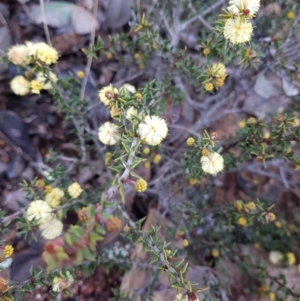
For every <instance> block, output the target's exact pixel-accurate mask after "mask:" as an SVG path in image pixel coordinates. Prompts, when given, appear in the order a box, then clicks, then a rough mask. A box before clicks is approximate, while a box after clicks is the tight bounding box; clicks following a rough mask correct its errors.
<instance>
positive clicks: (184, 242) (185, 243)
mask: <svg viewBox="0 0 300 301" xmlns="http://www.w3.org/2000/svg"><path fill="white" fill-rule="evenodd" d="M188 245H189V241H188V240H187V239H184V240H183V241H182V246H183V247H185V248H186V247H187V246H188Z"/></svg>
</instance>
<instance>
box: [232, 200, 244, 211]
mask: <svg viewBox="0 0 300 301" xmlns="http://www.w3.org/2000/svg"><path fill="white" fill-rule="evenodd" d="M243 208H244V203H243V201H241V200H237V201H235V202H234V209H235V210H236V211H237V212H241V211H242V210H243Z"/></svg>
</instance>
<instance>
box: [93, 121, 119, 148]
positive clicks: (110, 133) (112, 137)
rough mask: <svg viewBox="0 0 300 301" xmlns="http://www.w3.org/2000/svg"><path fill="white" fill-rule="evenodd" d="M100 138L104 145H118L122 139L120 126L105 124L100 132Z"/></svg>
mask: <svg viewBox="0 0 300 301" xmlns="http://www.w3.org/2000/svg"><path fill="white" fill-rule="evenodd" d="M98 138H99V140H100V141H101V142H102V143H103V144H107V145H114V144H116V143H117V142H118V141H119V140H120V139H121V135H120V132H119V129H118V126H117V125H115V124H114V123H111V122H108V121H107V122H105V123H103V124H102V125H101V126H100V127H99V130H98Z"/></svg>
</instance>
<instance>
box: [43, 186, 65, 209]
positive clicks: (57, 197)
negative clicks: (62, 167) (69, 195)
mask: <svg viewBox="0 0 300 301" xmlns="http://www.w3.org/2000/svg"><path fill="white" fill-rule="evenodd" d="M64 195H65V194H64V192H63V191H62V190H61V189H59V188H57V187H56V188H53V189H52V190H51V191H50V192H49V193H47V194H46V196H45V201H46V202H47V203H48V204H49V205H50V206H51V207H52V208H56V207H58V206H59V205H60V201H61V199H62V198H63V197H64Z"/></svg>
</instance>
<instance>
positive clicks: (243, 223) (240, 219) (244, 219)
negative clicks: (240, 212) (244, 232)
mask: <svg viewBox="0 0 300 301" xmlns="http://www.w3.org/2000/svg"><path fill="white" fill-rule="evenodd" d="M238 224H239V225H240V226H246V225H247V219H246V218H245V217H240V218H239V219H238Z"/></svg>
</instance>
